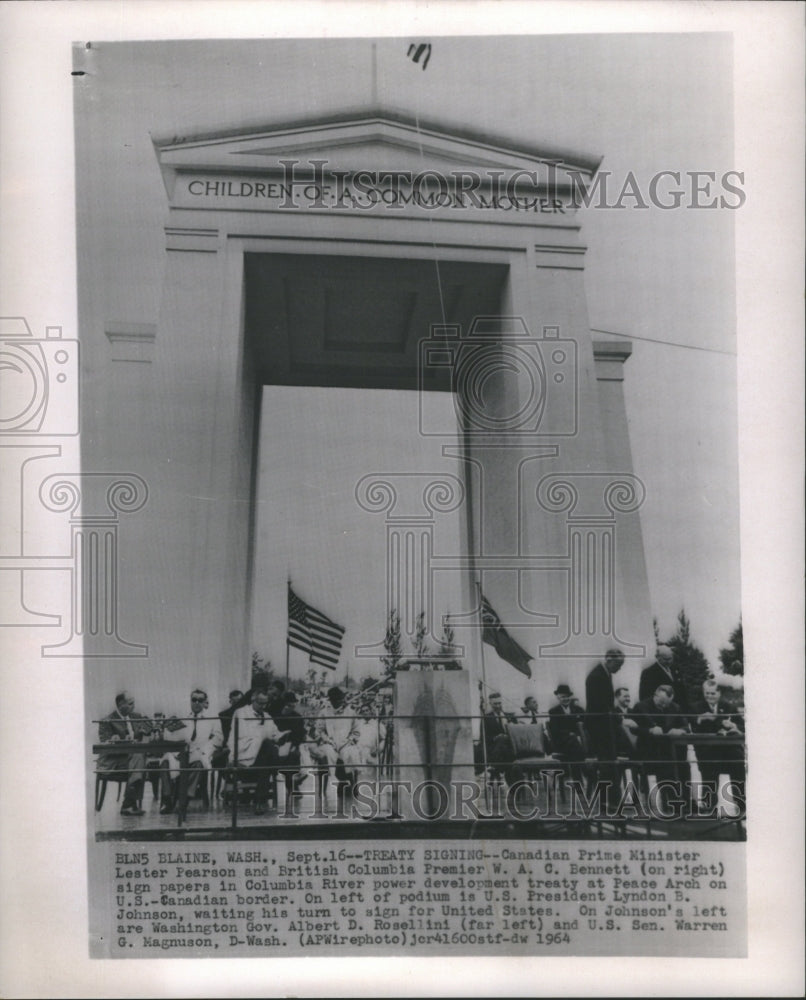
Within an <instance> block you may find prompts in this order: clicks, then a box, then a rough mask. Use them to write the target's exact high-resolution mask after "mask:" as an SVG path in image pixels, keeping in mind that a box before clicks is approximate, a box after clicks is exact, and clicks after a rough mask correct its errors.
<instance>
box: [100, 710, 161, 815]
mask: <svg viewBox="0 0 806 1000" xmlns="http://www.w3.org/2000/svg"><path fill="white" fill-rule="evenodd" d="M151 728H152V727H151V723H150V721H149V720H148V719H146V718H144V716H142V715H138V713H137V712H135V710H134V698H133V697H132V695H131V694H129V692H128V691H121V692H120V694H119V695H117V696H116V697H115V710H114V712H110V713H109V715H106V716H104V718H103V719H101V721H100V723H99V724H98V740H99V742H101V743H109V744H110V749H109V751H108V752H106V753H104V754H101V756H100V757H99V758H98V773H99V774H100V775H101V777H104V776H106V777H111V776H113V775H123V774H125V775H126V792H125V794H124V796H123V804H122V806H121V807H120V814H121V816H143V815H144V810H142V809H141V808H140V806H139V805H138V803H139V801H140V799H141V798H142V794H143V781H144V780H145V766H146V755H145V751H144V752H142V753H140V752H135V753H128V752H126V753H115V752H114V749H113V748H114V744H115V743H123V742H125V743H139V742H141V741H142V740H144V739H145V738H146V737H147V736H149V735H150V733H151Z"/></svg>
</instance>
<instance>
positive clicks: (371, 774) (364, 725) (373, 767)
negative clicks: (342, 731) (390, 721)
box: [348, 698, 383, 781]
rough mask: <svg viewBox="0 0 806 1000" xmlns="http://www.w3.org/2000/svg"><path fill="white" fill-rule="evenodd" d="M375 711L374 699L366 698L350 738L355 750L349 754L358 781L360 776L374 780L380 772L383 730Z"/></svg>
mask: <svg viewBox="0 0 806 1000" xmlns="http://www.w3.org/2000/svg"><path fill="white" fill-rule="evenodd" d="M375 713H376V706H375V703H374V700H373V701H369V700H368V699H366V698H365V699H364V700H363V701H362V702H361V704H360V705H359V708H358V715H357V717H356V723H355V729H354V731H353V735H352V736H351V738H350V739H351V743H352V745H353V746H354V748H355V752H354V753H350V754H348V756H349V757H350V759H351V761H352V768H353V773H354V775H355V780H356V781H358V780H359V778H366V779H368V780H370V781H372V780H374V779H375V778H376V777H377V774H378V762H379V759H380V749H381V744H382V742H383V730H382V723H381V722H380V719H379V718H378V716H377V715H376V714H375Z"/></svg>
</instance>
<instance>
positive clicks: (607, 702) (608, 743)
mask: <svg viewBox="0 0 806 1000" xmlns="http://www.w3.org/2000/svg"><path fill="white" fill-rule="evenodd" d="M623 663H624V654H623V653H622V651H621V650H620V649H618V648H615V647H614V648H613V649H608V651H607V652H606V653H605V657H604V663H597V664H596V666H595V667H594V668H593V670H591V672H590V673H589V674H588V676H587V677H586V678H585V709H586V712H587V715H586V717H585V725H586V727H587V730H588V736H589V737H590V742H591V750H592V751H593V753H594V754H595V756H596V758H597V759H598V760H599V762H600V763H599V774H600V777H601V778H602V780H604V781H607V782H609V784H608V789H607V790H608V801H609V802H610V803H611V804H612V803H613V802H614V801H617V800H618V790H619V775H618V772H617V769H616V766H615V763H614V762H615V759H616V734H615V725H616V720H615V717H614V714H613V712H614V707H613V699H614V691H613V674H617V673H618V672H619V670H621V667H622V665H623Z"/></svg>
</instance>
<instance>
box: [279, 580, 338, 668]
mask: <svg viewBox="0 0 806 1000" xmlns="http://www.w3.org/2000/svg"><path fill="white" fill-rule="evenodd" d="M344 631H345V630H344V626H343V625H337V624H336V623H335V622H332V621H331V620H330V619H329V618H328V617H327V615H323V614H322V612H321V611H317V610H316V608H312V607H311V606H310V604H306V603H305V601H303V600H302V599H301V598H299V597H297V595H296V594H295V593H294V591H293V590H292V589H291V585H290V584H289V587H288V645H289V646H293V647H294V648H295V649H301V650H302V652H303V653H307V654H308V659H309V660H310V662H311V663H318V664H319V665H320V666H322V667H329V668H330V669H331V670H335V669H336V664H337V663H338V662H339V656H340V655H341V642H342V639H343V637H344Z"/></svg>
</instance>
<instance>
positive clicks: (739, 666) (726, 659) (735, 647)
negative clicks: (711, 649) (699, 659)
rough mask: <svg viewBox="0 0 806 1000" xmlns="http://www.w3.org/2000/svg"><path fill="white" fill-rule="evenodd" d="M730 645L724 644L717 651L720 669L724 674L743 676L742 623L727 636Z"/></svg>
mask: <svg viewBox="0 0 806 1000" xmlns="http://www.w3.org/2000/svg"><path fill="white" fill-rule="evenodd" d="M728 642H729V643H730V645H728V646H724V647H723V648H722V649H720V651H719V662H720V663H721V664H722V670H723V671H724V673H726V674H733V675H737V674H738V675H741V676H744V636H743V635H742V623H741V621H739V624H738V625H737V626H736V628H735V629H734V630H733V631H732V632H731V634H730V636H729V637H728Z"/></svg>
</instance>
